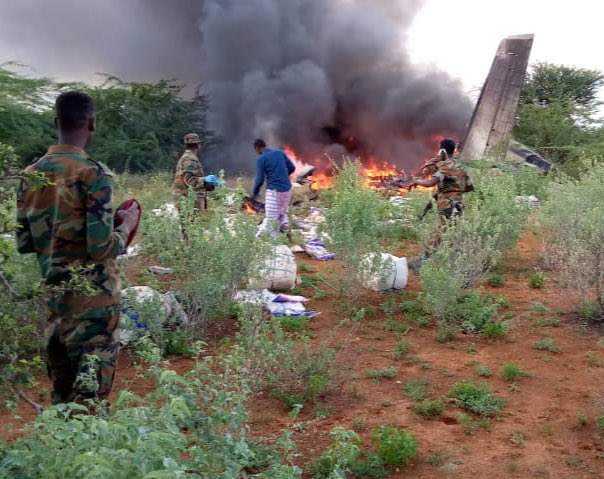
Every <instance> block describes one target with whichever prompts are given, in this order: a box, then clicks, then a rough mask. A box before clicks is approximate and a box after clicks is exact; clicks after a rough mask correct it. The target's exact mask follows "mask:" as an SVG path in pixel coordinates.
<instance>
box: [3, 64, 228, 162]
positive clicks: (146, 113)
mask: <svg viewBox="0 0 604 479" xmlns="http://www.w3.org/2000/svg"><path fill="white" fill-rule="evenodd" d="M67 89H79V90H83V91H86V92H87V93H89V94H90V95H91V96H92V98H93V99H94V101H95V105H96V110H97V118H98V125H97V132H96V135H95V140H94V142H93V144H92V145H91V147H90V153H91V155H92V157H93V158H95V159H96V160H99V161H102V162H104V163H105V164H107V165H108V166H109V167H110V168H112V169H114V170H116V171H118V172H123V171H130V172H145V171H151V170H158V169H170V170H171V169H172V168H173V166H174V164H175V161H176V159H177V155H178V153H179V152H180V150H181V149H182V138H183V136H184V135H185V133H187V132H190V131H195V132H197V133H198V134H199V135H200V136H201V137H202V138H203V140H204V144H205V147H206V148H209V147H212V145H214V144H215V142H216V139H215V138H214V135H213V134H212V132H210V131H209V130H208V128H207V125H206V113H207V110H208V102H207V98H206V97H205V95H204V94H202V93H201V90H199V89H198V90H197V91H196V92H195V93H194V95H193V97H192V98H190V99H189V98H187V97H186V96H185V95H183V94H182V93H183V86H182V85H179V84H177V83H174V82H169V81H160V82H158V83H155V84H150V83H135V82H133V83H127V82H123V81H121V80H119V79H118V78H115V77H111V76H107V77H106V78H105V81H104V82H103V83H102V84H101V85H100V86H95V87H90V86H87V85H83V84H57V83H53V82H51V81H50V80H47V79H32V78H28V77H26V76H24V75H21V74H20V73H18V71H17V69H15V68H13V69H10V70H9V69H6V68H0V142H4V143H7V144H11V145H14V146H15V149H16V152H17V154H18V155H19V157H20V158H21V160H22V164H28V163H31V162H32V161H33V160H34V158H37V157H40V156H42V155H43V154H44V153H45V152H46V149H47V147H48V145H50V144H52V143H55V141H56V136H55V133H54V125H53V116H54V113H53V111H52V109H53V102H54V98H55V97H56V96H57V95H58V94H59V93H60V92H61V91H63V90H67Z"/></svg>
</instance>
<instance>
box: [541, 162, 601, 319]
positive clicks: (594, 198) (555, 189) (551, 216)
mask: <svg viewBox="0 0 604 479" xmlns="http://www.w3.org/2000/svg"><path fill="white" fill-rule="evenodd" d="M585 166H588V165H585ZM549 191H550V197H549V200H548V201H547V202H546V203H545V204H544V205H543V207H542V208H541V214H540V220H541V224H542V226H543V235H542V237H543V238H544V240H545V245H546V258H547V259H548V263H549V264H548V266H549V267H551V268H554V269H556V270H559V271H560V273H561V274H560V280H561V281H562V284H563V285H565V286H567V287H569V288H571V289H573V290H574V291H576V292H578V293H580V294H581V295H582V297H593V298H594V299H595V301H596V303H597V304H598V309H599V312H598V314H597V315H596V316H597V317H598V318H599V319H601V317H602V312H603V311H604V263H603V262H602V261H601V258H603V257H604V206H603V205H602V198H603V197H604V164H603V163H595V164H592V165H589V168H587V169H586V171H585V173H584V174H583V175H582V176H581V177H580V179H579V180H578V181H577V180H576V179H573V178H569V177H564V176H560V177H559V178H558V179H557V181H556V182H555V183H552V184H551V185H550V188H549Z"/></svg>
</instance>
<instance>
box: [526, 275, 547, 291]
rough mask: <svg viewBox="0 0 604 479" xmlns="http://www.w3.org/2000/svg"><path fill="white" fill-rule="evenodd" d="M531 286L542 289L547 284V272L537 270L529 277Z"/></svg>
mask: <svg viewBox="0 0 604 479" xmlns="http://www.w3.org/2000/svg"><path fill="white" fill-rule="evenodd" d="M529 286H530V287H531V288H533V289H541V288H543V286H545V274H544V273H543V272H542V271H536V272H534V273H533V274H531V277H530V278H529Z"/></svg>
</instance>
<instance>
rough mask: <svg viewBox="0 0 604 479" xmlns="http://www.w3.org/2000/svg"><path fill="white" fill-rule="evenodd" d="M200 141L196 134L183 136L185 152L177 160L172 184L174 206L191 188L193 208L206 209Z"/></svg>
mask: <svg viewBox="0 0 604 479" xmlns="http://www.w3.org/2000/svg"><path fill="white" fill-rule="evenodd" d="M200 146H201V140H200V139H199V136H198V135H197V134H196V133H188V134H187V135H185V152H184V153H183V155H182V156H181V157H180V159H179V160H178V164H177V165H176V173H175V175H174V183H173V185H172V189H173V191H174V199H175V201H176V204H177V205H179V204H180V202H181V201H182V200H183V198H185V197H186V196H187V195H188V194H189V188H191V189H192V190H193V191H194V192H195V195H196V199H195V207H196V208H197V209H200V210H205V209H207V198H206V188H205V187H206V185H205V180H204V174H203V167H202V166H201V161H199V148H200Z"/></svg>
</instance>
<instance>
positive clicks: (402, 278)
mask: <svg viewBox="0 0 604 479" xmlns="http://www.w3.org/2000/svg"><path fill="white" fill-rule="evenodd" d="M361 270H362V272H361V274H360V279H361V282H362V284H363V286H364V287H365V288H368V289H372V290H374V291H390V290H393V289H395V290H400V289H405V288H406V287H407V278H408V276H409V268H408V266H407V258H398V257H396V256H393V255H391V254H386V253H381V254H377V253H374V254H370V255H367V256H366V257H365V258H364V259H363V261H362V262H361Z"/></svg>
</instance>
